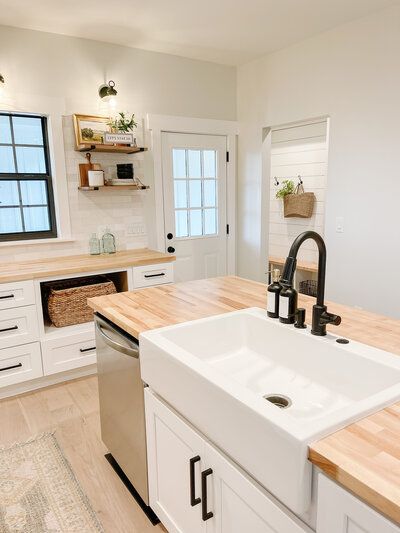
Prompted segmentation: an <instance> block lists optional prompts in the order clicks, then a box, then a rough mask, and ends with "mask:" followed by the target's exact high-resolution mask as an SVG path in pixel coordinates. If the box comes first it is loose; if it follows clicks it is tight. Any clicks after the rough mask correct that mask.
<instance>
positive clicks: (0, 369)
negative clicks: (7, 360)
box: [0, 363, 22, 372]
mask: <svg viewBox="0 0 400 533" xmlns="http://www.w3.org/2000/svg"><path fill="white" fill-rule="evenodd" d="M21 366H22V363H18V364H17V365H11V366H5V367H4V368H0V372H4V371H5V370H11V369H13V368H21Z"/></svg>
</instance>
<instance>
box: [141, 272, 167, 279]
mask: <svg viewBox="0 0 400 533" xmlns="http://www.w3.org/2000/svg"><path fill="white" fill-rule="evenodd" d="M161 276H165V272H160V273H159V274H145V275H144V277H145V278H160V277H161Z"/></svg>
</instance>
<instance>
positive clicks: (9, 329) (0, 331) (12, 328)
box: [0, 326, 18, 333]
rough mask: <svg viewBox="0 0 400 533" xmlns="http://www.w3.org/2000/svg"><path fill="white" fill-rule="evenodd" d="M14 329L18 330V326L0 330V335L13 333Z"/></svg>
mask: <svg viewBox="0 0 400 533" xmlns="http://www.w3.org/2000/svg"><path fill="white" fill-rule="evenodd" d="M15 329H18V326H11V328H3V329H0V333H4V332H5V331H13V330H15Z"/></svg>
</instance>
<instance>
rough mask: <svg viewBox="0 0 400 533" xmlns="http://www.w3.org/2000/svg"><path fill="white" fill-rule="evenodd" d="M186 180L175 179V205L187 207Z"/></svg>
mask: <svg viewBox="0 0 400 533" xmlns="http://www.w3.org/2000/svg"><path fill="white" fill-rule="evenodd" d="M186 183H187V181H186V180H175V181H174V192H175V207H176V208H180V207H181V208H182V207H187V206H188V205H187V190H186Z"/></svg>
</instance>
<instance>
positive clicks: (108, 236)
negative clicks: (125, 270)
mask: <svg viewBox="0 0 400 533" xmlns="http://www.w3.org/2000/svg"><path fill="white" fill-rule="evenodd" d="M101 240H102V242H103V253H105V254H115V252H116V249H115V237H114V235H113V234H112V233H110V230H109V228H106V231H105V233H104V235H103V237H102V239H101Z"/></svg>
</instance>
